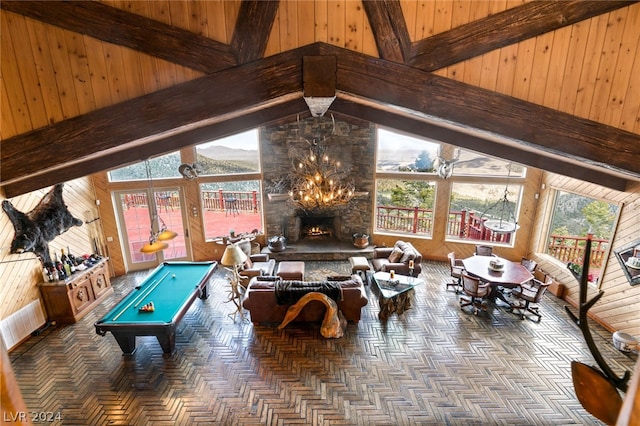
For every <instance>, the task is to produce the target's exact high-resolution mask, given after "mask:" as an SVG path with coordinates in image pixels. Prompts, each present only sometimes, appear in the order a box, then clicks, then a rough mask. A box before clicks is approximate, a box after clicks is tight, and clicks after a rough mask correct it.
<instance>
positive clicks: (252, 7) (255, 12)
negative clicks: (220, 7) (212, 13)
mask: <svg viewBox="0 0 640 426" xmlns="http://www.w3.org/2000/svg"><path fill="white" fill-rule="evenodd" d="M279 5H280V1H259V0H243V1H242V4H240V12H239V13H238V19H236V26H235V28H234V30H233V36H232V37H231V47H232V48H233V51H234V52H236V56H237V57H238V61H239V62H240V63H241V64H246V63H247V62H251V61H255V60H257V59H260V58H262V57H263V56H264V52H265V50H266V49H267V42H268V41H269V35H270V34H271V29H272V28H273V21H274V20H275V18H276V14H277V13H278V6H279Z"/></svg>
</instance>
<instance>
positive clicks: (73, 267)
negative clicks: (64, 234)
mask: <svg viewBox="0 0 640 426" xmlns="http://www.w3.org/2000/svg"><path fill="white" fill-rule="evenodd" d="M67 257H68V258H69V267H70V268H71V273H72V274H75V273H76V266H78V262H76V257H75V256H74V255H72V254H71V249H70V248H69V246H67Z"/></svg>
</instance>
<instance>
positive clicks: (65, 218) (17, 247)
mask: <svg viewBox="0 0 640 426" xmlns="http://www.w3.org/2000/svg"><path fill="white" fill-rule="evenodd" d="M63 186H64V184H62V183H59V184H57V185H55V186H54V187H53V188H51V191H49V192H48V193H47V194H46V195H45V196H44V197H42V199H41V200H40V202H39V203H38V205H37V206H36V207H35V208H34V209H33V210H31V211H30V212H29V213H27V214H25V213H22V212H21V211H18V210H16V208H15V207H13V204H11V202H10V201H9V200H4V201H3V202H2V209H3V210H4V212H5V213H6V214H7V216H9V219H10V220H11V223H12V224H13V229H14V231H15V235H14V237H13V241H12V242H11V253H25V252H33V253H35V254H36V256H38V258H39V259H40V260H41V261H42V262H43V263H45V264H46V263H51V257H50V256H49V242H50V241H52V240H53V239H54V238H56V237H57V236H58V235H60V234H62V233H64V232H66V231H67V230H68V229H69V228H71V227H72V226H81V225H82V223H83V222H82V220H80V219H77V218H75V217H73V215H72V214H71V213H70V212H69V210H68V209H67V206H66V205H65V204H64V200H63V199H62V187H63Z"/></svg>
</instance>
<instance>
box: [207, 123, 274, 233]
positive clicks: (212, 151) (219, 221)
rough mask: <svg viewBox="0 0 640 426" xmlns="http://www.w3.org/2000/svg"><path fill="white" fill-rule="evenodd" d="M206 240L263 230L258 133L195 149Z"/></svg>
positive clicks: (229, 137) (251, 132) (227, 138)
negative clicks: (232, 233)
mask: <svg viewBox="0 0 640 426" xmlns="http://www.w3.org/2000/svg"><path fill="white" fill-rule="evenodd" d="M195 150H196V163H197V164H198V169H199V178H198V179H199V181H200V182H201V183H200V197H201V202H202V203H201V204H202V219H203V224H204V233H205V239H208V240H210V239H214V238H217V237H220V236H223V235H229V233H230V231H231V232H234V233H236V234H241V233H245V232H251V231H253V230H255V229H257V230H262V228H263V224H262V191H261V189H260V182H261V180H262V176H261V173H260V151H259V133H258V130H257V129H256V130H250V131H248V132H243V133H238V134H236V135H232V136H228V137H225V138H221V139H216V140H214V141H209V142H206V143H203V144H200V145H197V146H196V147H195Z"/></svg>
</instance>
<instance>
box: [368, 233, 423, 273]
mask: <svg viewBox="0 0 640 426" xmlns="http://www.w3.org/2000/svg"><path fill="white" fill-rule="evenodd" d="M410 261H413V276H414V277H417V276H418V275H419V274H420V272H422V265H421V263H422V254H420V252H418V250H416V249H415V247H414V246H413V244H411V243H407V242H404V241H400V240H398V241H396V243H395V244H394V246H393V247H376V248H375V249H373V259H371V264H372V266H373V269H374V271H376V272H378V271H383V272H389V271H391V270H394V271H396V273H397V274H400V275H407V276H408V275H410V273H409V272H410V271H409V269H410V268H409V262H410Z"/></svg>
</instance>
